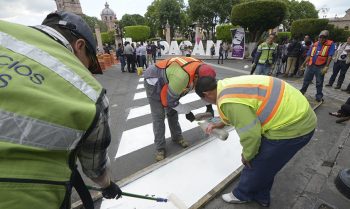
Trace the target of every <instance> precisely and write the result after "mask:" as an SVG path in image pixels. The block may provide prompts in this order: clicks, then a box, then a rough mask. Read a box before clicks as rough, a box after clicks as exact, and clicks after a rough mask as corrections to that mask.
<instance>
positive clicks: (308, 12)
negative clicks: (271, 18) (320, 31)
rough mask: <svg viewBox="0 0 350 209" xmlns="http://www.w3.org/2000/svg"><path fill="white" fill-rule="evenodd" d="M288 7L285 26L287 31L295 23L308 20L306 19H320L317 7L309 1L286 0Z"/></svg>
mask: <svg viewBox="0 0 350 209" xmlns="http://www.w3.org/2000/svg"><path fill="white" fill-rule="evenodd" d="M284 2H285V3H286V5H287V8H288V12H287V16H286V19H285V21H284V22H283V25H284V26H285V27H286V29H287V30H289V29H290V26H291V25H292V23H293V21H295V20H300V19H306V18H318V11H317V10H316V8H315V6H314V5H313V4H312V3H311V2H309V1H301V2H299V1H296V0H291V1H289V0H284Z"/></svg>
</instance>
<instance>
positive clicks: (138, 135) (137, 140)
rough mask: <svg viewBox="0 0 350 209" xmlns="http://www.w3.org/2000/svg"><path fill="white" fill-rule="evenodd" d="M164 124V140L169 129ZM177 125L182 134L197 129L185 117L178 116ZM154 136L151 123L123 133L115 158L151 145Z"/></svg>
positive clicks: (202, 109) (196, 111) (194, 124)
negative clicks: (178, 124)
mask: <svg viewBox="0 0 350 209" xmlns="http://www.w3.org/2000/svg"><path fill="white" fill-rule="evenodd" d="M205 110H206V108H205V107H202V108H199V109H196V110H193V113H194V114H197V113H201V112H204V111H205ZM164 123H165V138H168V137H170V129H169V126H168V122H167V121H164ZM179 123H180V125H181V129H182V132H185V131H188V130H190V129H193V128H195V127H197V126H198V125H197V123H195V122H193V123H191V122H190V121H188V120H187V119H186V117H185V115H183V114H181V115H179ZM153 142H154V135H153V126H152V123H148V124H146V125H143V126H139V127H136V128H133V129H129V130H126V131H124V132H123V134H122V137H121V139H120V143H119V147H118V151H117V154H116V156H115V158H118V157H121V156H123V155H126V154H129V153H131V152H134V151H136V150H139V149H141V148H143V147H146V146H148V145H151V144H153Z"/></svg>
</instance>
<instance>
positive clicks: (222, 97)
mask: <svg viewBox="0 0 350 209" xmlns="http://www.w3.org/2000/svg"><path fill="white" fill-rule="evenodd" d="M225 103H238V104H244V105H248V106H250V107H251V108H253V110H255V111H256V114H257V117H258V119H259V121H260V123H261V127H262V131H261V134H262V135H263V134H264V133H266V132H267V131H268V130H270V129H278V128H280V127H283V126H287V125H288V124H292V123H294V122H296V121H298V120H300V119H301V118H302V117H304V116H305V114H306V113H307V112H308V111H309V108H310V105H309V103H308V101H307V100H306V98H305V97H304V96H303V95H302V94H301V93H300V91H298V90H297V89H295V88H294V87H292V86H291V85H289V84H288V83H286V82H284V81H283V80H280V79H278V78H274V77H270V76H262V75H251V76H239V77H233V78H227V79H224V80H220V81H218V86H217V106H218V110H219V114H220V117H221V119H222V121H223V122H224V123H225V124H229V123H230V122H229V120H228V118H227V117H226V116H225V115H224V113H223V112H222V110H221V107H222V105H223V104H225ZM231 125H234V124H231Z"/></svg>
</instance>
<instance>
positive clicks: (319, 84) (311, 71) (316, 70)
mask: <svg viewBox="0 0 350 209" xmlns="http://www.w3.org/2000/svg"><path fill="white" fill-rule="evenodd" d="M323 67H324V66H316V65H310V66H308V67H307V69H306V72H305V76H304V82H303V87H301V89H300V92H301V93H302V94H305V92H306V91H307V88H308V87H309V84H310V83H311V81H312V79H313V78H314V76H315V77H316V99H317V100H321V99H322V98H323V93H322V89H323V80H324V75H322V73H321V71H322V68H323Z"/></svg>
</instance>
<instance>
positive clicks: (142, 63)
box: [139, 55, 148, 68]
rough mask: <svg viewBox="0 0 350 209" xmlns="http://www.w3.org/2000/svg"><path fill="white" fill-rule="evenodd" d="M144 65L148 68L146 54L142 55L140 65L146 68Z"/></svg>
mask: <svg viewBox="0 0 350 209" xmlns="http://www.w3.org/2000/svg"><path fill="white" fill-rule="evenodd" d="M144 66H146V68H148V65H147V62H146V55H141V56H140V66H139V67H142V68H144Z"/></svg>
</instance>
